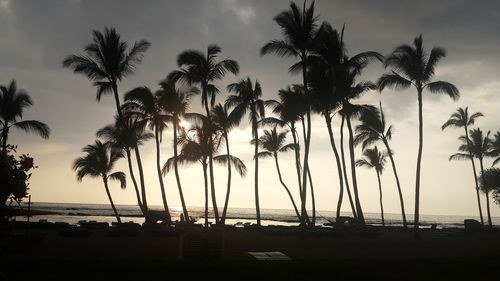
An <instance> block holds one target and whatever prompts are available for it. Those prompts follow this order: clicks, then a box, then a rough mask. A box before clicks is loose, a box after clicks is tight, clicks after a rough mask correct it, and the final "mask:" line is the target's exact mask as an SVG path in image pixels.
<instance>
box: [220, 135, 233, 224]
mask: <svg viewBox="0 0 500 281" xmlns="http://www.w3.org/2000/svg"><path fill="white" fill-rule="evenodd" d="M224 135H225V137H224V138H225V139H226V152H227V157H228V159H227V191H226V200H225V202H224V209H223V210H222V218H221V222H222V224H225V223H226V214H227V207H228V205H229V194H230V193H231V161H230V160H229V155H231V154H230V153H229V138H228V134H227V131H224Z"/></svg>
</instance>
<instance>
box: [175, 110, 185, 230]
mask: <svg viewBox="0 0 500 281" xmlns="http://www.w3.org/2000/svg"><path fill="white" fill-rule="evenodd" d="M173 123H174V172H175V180H176V182H177V188H178V189H179V197H180V198H181V204H182V212H183V213H184V218H185V219H186V221H189V213H188V210H187V207H186V202H185V201H184V194H183V192H182V186H181V179H180V177H179V168H178V165H177V116H175V115H174V122H173Z"/></svg>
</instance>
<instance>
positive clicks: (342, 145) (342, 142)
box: [340, 115, 358, 218]
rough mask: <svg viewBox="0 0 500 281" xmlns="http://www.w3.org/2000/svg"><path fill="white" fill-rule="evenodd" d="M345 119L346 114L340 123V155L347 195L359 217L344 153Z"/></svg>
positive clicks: (354, 212) (354, 214) (354, 213)
mask: <svg viewBox="0 0 500 281" xmlns="http://www.w3.org/2000/svg"><path fill="white" fill-rule="evenodd" d="M344 121H345V116H344V115H342V123H341V124H340V156H341V157H342V171H343V172H344V181H345V189H346V191H347V197H348V198H349V204H350V205H351V210H352V215H353V216H354V218H357V217H358V215H357V214H356V207H355V206H354V200H352V194H351V188H350V187H349V178H348V177H347V165H346V164H345V154H344Z"/></svg>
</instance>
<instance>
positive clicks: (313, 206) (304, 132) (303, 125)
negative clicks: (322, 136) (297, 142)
mask: <svg viewBox="0 0 500 281" xmlns="http://www.w3.org/2000/svg"><path fill="white" fill-rule="evenodd" d="M302 134H303V135H304V139H306V131H305V124H304V118H302ZM307 177H308V179H309V185H310V186H311V205H312V206H311V207H312V220H311V221H310V224H311V225H312V226H314V225H315V224H316V199H315V198H314V186H313V183H312V177H311V168H310V167H309V166H308V167H307ZM306 195H307V190H304V198H306V197H307V196H306ZM304 201H306V199H304ZM306 211H307V210H306Z"/></svg>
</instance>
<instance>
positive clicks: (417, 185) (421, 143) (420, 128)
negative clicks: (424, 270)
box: [413, 87, 424, 238]
mask: <svg viewBox="0 0 500 281" xmlns="http://www.w3.org/2000/svg"><path fill="white" fill-rule="evenodd" d="M423 119H424V118H423V115H422V89H421V87H418V155H417V169H416V180H415V219H414V234H413V235H414V237H415V238H418V237H419V235H418V227H419V214H420V212H419V211H420V163H421V162H422V149H423V146H424V124H423V122H424V120H423Z"/></svg>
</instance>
